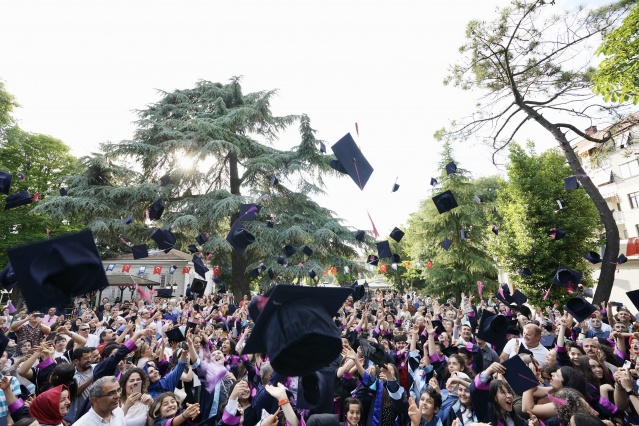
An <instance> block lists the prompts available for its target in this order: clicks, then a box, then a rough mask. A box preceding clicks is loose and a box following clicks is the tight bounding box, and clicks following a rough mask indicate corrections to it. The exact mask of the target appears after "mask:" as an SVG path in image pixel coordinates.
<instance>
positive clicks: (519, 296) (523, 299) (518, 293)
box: [511, 290, 528, 306]
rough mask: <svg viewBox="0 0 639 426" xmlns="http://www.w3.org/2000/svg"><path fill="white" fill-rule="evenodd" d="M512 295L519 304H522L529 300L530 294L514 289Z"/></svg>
mask: <svg viewBox="0 0 639 426" xmlns="http://www.w3.org/2000/svg"><path fill="white" fill-rule="evenodd" d="M511 297H512V298H513V300H514V301H515V303H516V304H517V306H522V305H523V304H524V303H526V302H527V301H528V296H526V295H525V294H524V293H522V292H521V291H519V290H515V291H513V294H512V295H511Z"/></svg>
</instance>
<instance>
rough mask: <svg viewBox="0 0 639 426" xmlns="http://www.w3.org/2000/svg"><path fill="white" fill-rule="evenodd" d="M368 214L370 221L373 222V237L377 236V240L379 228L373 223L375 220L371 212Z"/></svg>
mask: <svg viewBox="0 0 639 426" xmlns="http://www.w3.org/2000/svg"><path fill="white" fill-rule="evenodd" d="M366 213H367V214H368V219H369V220H370V221H371V225H372V226H373V235H374V236H375V238H378V237H379V232H377V227H375V224H374V223H373V219H372V218H371V214H370V213H369V212H366Z"/></svg>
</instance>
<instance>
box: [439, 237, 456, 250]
mask: <svg viewBox="0 0 639 426" xmlns="http://www.w3.org/2000/svg"><path fill="white" fill-rule="evenodd" d="M440 245H441V246H442V248H443V249H444V250H446V251H448V249H449V248H450V246H452V245H453V241H452V240H450V239H449V238H448V237H446V238H444V241H442V242H441V243H440Z"/></svg>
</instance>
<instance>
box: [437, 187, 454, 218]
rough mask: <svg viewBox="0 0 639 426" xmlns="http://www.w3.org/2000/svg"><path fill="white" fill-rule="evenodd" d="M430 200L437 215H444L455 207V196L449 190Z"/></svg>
mask: <svg viewBox="0 0 639 426" xmlns="http://www.w3.org/2000/svg"><path fill="white" fill-rule="evenodd" d="M432 200H433V203H435V207H437V211H438V212H439V214H442V213H446V212H447V211H450V210H452V209H454V208H455V207H457V200H455V196H454V195H453V193H452V192H450V190H448V191H444V192H442V193H440V194H437V195H435V196H434V197H433V198H432Z"/></svg>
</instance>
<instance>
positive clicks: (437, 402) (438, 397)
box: [424, 386, 442, 408]
mask: <svg viewBox="0 0 639 426" xmlns="http://www.w3.org/2000/svg"><path fill="white" fill-rule="evenodd" d="M424 393H425V394H428V396H430V397H431V398H433V406H434V407H435V408H441V406H442V394H441V393H439V392H437V390H435V388H431V387H430V386H429V387H427V388H426V390H425V391H424Z"/></svg>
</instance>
